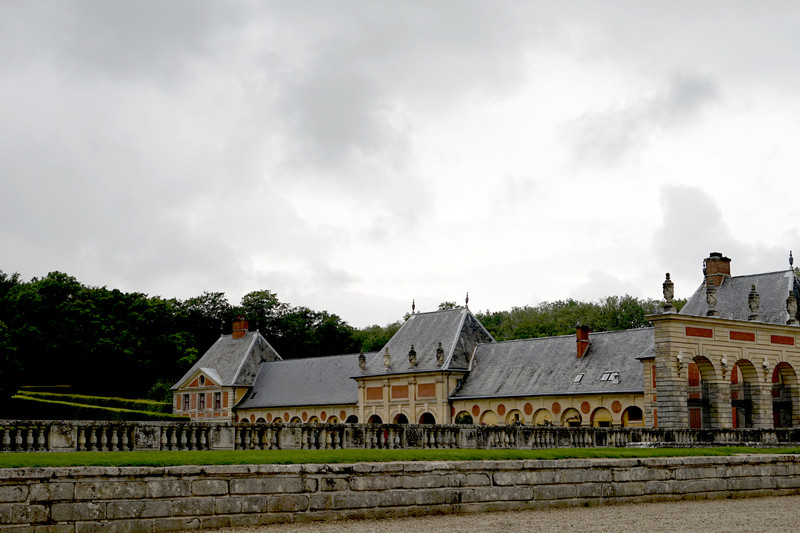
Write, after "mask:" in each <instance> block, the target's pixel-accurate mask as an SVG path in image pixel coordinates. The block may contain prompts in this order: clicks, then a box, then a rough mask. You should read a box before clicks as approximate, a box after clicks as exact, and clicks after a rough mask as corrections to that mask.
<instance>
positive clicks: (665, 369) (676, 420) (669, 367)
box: [647, 337, 689, 429]
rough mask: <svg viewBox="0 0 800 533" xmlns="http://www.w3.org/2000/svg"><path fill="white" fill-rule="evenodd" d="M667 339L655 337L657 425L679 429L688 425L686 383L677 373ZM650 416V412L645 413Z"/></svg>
mask: <svg viewBox="0 0 800 533" xmlns="http://www.w3.org/2000/svg"><path fill="white" fill-rule="evenodd" d="M670 344H671V343H670V342H669V340H659V339H658V337H656V359H655V363H654V371H655V373H656V409H657V416H658V427H659V428H665V429H679V428H688V427H689V412H688V409H687V407H686V398H687V397H688V394H689V393H688V384H687V381H686V377H685V376H681V375H678V372H677V364H678V362H677V361H678V360H677V354H673V353H672V350H671V346H670ZM647 416H649V417H650V418H652V412H651V413H647Z"/></svg>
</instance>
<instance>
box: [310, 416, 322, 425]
mask: <svg viewBox="0 0 800 533" xmlns="http://www.w3.org/2000/svg"><path fill="white" fill-rule="evenodd" d="M308 423H309V424H319V417H318V416H312V417H311V418H309V419H308Z"/></svg>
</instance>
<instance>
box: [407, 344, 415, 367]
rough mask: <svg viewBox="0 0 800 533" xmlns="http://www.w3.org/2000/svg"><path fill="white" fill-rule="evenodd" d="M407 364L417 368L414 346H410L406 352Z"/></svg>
mask: <svg viewBox="0 0 800 533" xmlns="http://www.w3.org/2000/svg"><path fill="white" fill-rule="evenodd" d="M408 363H409V364H410V365H411V366H417V351H416V350H415V349H414V345H413V344H412V345H411V349H410V350H409V351H408Z"/></svg>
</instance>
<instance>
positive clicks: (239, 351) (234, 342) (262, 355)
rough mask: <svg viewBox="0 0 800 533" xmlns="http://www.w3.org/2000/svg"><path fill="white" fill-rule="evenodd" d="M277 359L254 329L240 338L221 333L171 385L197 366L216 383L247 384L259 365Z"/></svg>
mask: <svg viewBox="0 0 800 533" xmlns="http://www.w3.org/2000/svg"><path fill="white" fill-rule="evenodd" d="M276 359H277V360H280V356H279V355H278V352H276V351H275V349H274V348H273V347H272V346H270V344H269V342H267V340H266V339H265V338H264V337H263V336H262V335H261V334H260V333H259V332H257V331H248V332H247V333H246V334H245V336H244V337H243V338H241V339H234V338H233V335H222V336H220V338H219V339H217V341H216V342H215V343H214V344H213V345H212V346H211V348H209V349H208V351H206V353H204V354H203V356H202V357H201V358H200V359H199V360H198V361H197V362H196V363H195V364H194V365H193V366H192V368H190V369H189V371H188V372H186V374H184V375H183V377H182V378H181V379H180V380H179V381H178V382H177V383H176V384H175V385H173V386H172V389H177V388H180V386H181V385H183V383H184V382H185V381H186V380H187V379H189V378H190V377H192V376H193V375H194V374H196V373H197V371H198V370H202V371H203V372H204V373H206V374H207V375H208V376H209V377H210V378H211V379H212V380H213V381H215V382H216V383H217V384H218V385H222V386H225V387H229V386H243V387H249V386H250V385H252V384H253V380H254V379H255V377H256V372H257V371H258V365H259V364H261V363H262V362H263V361H269V360H276Z"/></svg>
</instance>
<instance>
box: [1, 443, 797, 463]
mask: <svg viewBox="0 0 800 533" xmlns="http://www.w3.org/2000/svg"><path fill="white" fill-rule="evenodd" d="M741 453H781V454H787V453H790V454H797V453H800V448H743V447H720V448H582V449H573V448H557V449H546V450H461V449H456V450H264V451H258V450H253V451H194V452H169V451H163V452H71V453H2V454H0V468H10V467H43V466H87V465H89V466H169V465H212V464H296V463H361V462H386V461H469V460H509V459H568V458H641V457H685V456H689V455H709V456H726V455H734V454H741Z"/></svg>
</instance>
